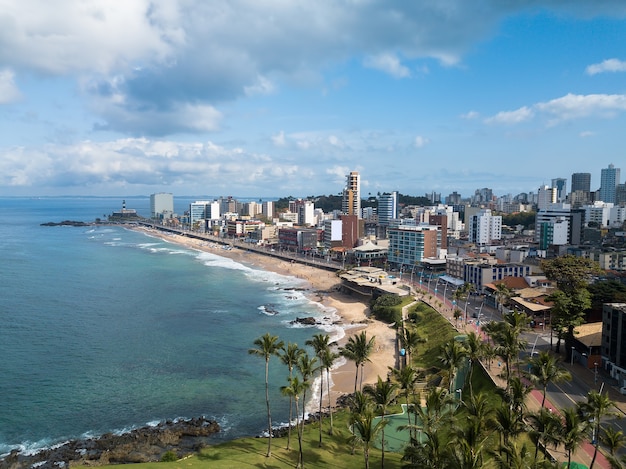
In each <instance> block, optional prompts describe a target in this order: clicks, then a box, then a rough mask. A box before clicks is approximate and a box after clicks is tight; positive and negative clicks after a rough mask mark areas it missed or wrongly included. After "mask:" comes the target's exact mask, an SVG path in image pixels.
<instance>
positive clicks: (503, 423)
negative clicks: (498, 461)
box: [494, 402, 525, 447]
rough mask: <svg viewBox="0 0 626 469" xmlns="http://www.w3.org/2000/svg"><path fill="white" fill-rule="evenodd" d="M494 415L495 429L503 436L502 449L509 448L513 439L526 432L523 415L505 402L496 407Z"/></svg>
mask: <svg viewBox="0 0 626 469" xmlns="http://www.w3.org/2000/svg"><path fill="white" fill-rule="evenodd" d="M494 414H495V415H494V426H495V429H496V431H497V432H498V433H500V435H502V440H501V445H502V447H507V446H508V445H509V442H510V438H511V437H515V436H517V435H519V434H520V433H522V432H523V431H524V429H525V425H524V419H523V415H522V414H521V413H519V412H517V411H516V410H515V409H513V408H512V407H511V406H509V405H506V403H505V402H503V403H502V405H499V406H498V407H496V409H495V412H494Z"/></svg>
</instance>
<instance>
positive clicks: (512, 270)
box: [463, 259, 531, 292]
mask: <svg viewBox="0 0 626 469" xmlns="http://www.w3.org/2000/svg"><path fill="white" fill-rule="evenodd" d="M463 269H464V271H463V280H464V281H465V282H466V283H470V284H472V285H473V286H474V288H475V289H476V291H478V292H482V291H483V289H484V287H485V286H486V285H488V284H490V283H498V282H499V281H501V280H503V279H504V278H506V277H528V276H530V274H531V266H530V265H525V264H499V263H497V261H496V260H495V259H493V260H492V259H490V260H489V261H485V260H484V259H483V260H477V261H466V262H465V265H464V267H463Z"/></svg>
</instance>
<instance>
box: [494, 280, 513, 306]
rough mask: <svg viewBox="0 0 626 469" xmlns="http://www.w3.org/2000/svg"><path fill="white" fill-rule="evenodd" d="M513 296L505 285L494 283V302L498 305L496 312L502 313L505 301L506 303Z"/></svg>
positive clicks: (511, 291)
mask: <svg viewBox="0 0 626 469" xmlns="http://www.w3.org/2000/svg"><path fill="white" fill-rule="evenodd" d="M512 294H513V290H511V289H510V288H509V287H507V286H506V284H504V283H502V282H500V283H496V301H497V303H498V310H499V311H502V307H503V306H504V303H505V301H508V300H509V299H510V298H511V295H512Z"/></svg>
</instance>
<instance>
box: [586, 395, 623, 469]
mask: <svg viewBox="0 0 626 469" xmlns="http://www.w3.org/2000/svg"><path fill="white" fill-rule="evenodd" d="M579 407H580V410H581V412H582V415H583V418H584V419H586V420H587V421H588V422H589V421H590V422H591V424H590V425H591V431H592V432H593V438H592V444H593V446H594V451H593V458H592V460H591V465H590V466H589V469H593V465H594V463H595V462H596V456H597V455H598V445H599V441H600V438H599V437H600V424H601V423H602V419H603V418H605V417H615V416H617V415H618V414H617V412H616V410H617V408H616V407H615V403H614V402H613V401H612V400H611V399H609V396H608V393H605V394H600V393H599V392H597V391H593V390H592V391H589V392H588V393H587V401H586V402H582V403H580V404H579Z"/></svg>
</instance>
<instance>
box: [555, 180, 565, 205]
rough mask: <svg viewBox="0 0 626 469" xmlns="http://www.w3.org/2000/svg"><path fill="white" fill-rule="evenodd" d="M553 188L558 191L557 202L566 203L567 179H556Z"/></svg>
mask: <svg viewBox="0 0 626 469" xmlns="http://www.w3.org/2000/svg"><path fill="white" fill-rule="evenodd" d="M552 187H553V188H554V189H555V190H556V201H557V202H565V197H566V196H567V179H565V178H556V179H553V180H552Z"/></svg>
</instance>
